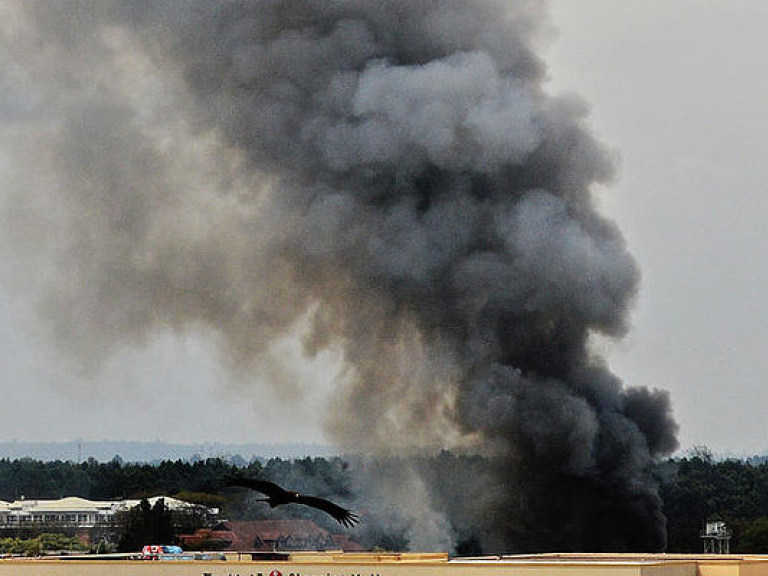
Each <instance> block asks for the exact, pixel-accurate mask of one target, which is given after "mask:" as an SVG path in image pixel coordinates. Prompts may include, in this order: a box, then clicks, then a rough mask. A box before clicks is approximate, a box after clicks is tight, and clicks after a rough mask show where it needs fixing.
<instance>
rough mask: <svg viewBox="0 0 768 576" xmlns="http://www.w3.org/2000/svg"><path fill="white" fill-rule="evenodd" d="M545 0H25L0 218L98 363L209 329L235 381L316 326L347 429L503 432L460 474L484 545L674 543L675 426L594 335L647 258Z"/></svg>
mask: <svg viewBox="0 0 768 576" xmlns="http://www.w3.org/2000/svg"><path fill="white" fill-rule="evenodd" d="M542 21H543V15H542V13H541V9H540V8H538V6H537V3H533V2H529V1H525V0H519V1H516V0H510V1H504V2H502V1H491V0H472V1H466V0H435V1H427V0H422V1H416V0H414V1H391V2H378V1H372V0H365V1H362V0H361V1H353V0H350V1H330V0H320V1H317V0H313V1H308V0H306V1H302V0H274V1H269V0H264V1H253V2H248V1H243V2H212V1H210V0H200V1H189V2H143V1H138V0H137V1H132V2H125V1H120V2H109V1H108V0H103V1H101V2H98V3H91V2H75V1H63V0H62V1H60V2H55V3H51V2H35V1H29V2H24V3H19V5H18V7H16V8H14V18H13V19H10V20H7V21H6V25H5V27H4V28H3V29H2V31H3V36H2V40H3V44H4V46H5V47H6V48H7V50H6V54H8V55H9V56H4V57H3V58H4V59H6V60H7V64H8V65H9V66H13V62H14V60H13V59H14V58H20V59H23V61H24V62H25V64H26V65H25V67H24V69H23V70H19V71H18V73H19V75H21V76H23V77H24V79H25V82H26V84H25V85H28V86H30V87H31V88H30V94H29V95H28V96H29V98H27V99H26V100H25V108H24V110H23V114H21V112H19V118H18V119H17V122H18V125H20V126H24V127H25V128H30V126H32V127H34V130H29V129H28V130H26V131H25V132H24V138H23V139H21V140H19V142H18V144H17V145H16V146H15V147H14V149H13V154H14V163H15V165H16V166H20V167H21V169H20V170H19V173H20V174H22V176H19V179H20V182H21V184H19V185H18V189H19V190H21V189H22V188H23V193H22V192H19V193H18V194H16V195H14V196H13V197H12V198H11V202H10V203H9V206H8V211H7V214H9V215H11V216H12V218H10V219H9V220H8V222H9V227H8V230H9V231H10V233H11V236H12V238H11V240H12V241H15V242H16V243H17V246H20V247H21V246H23V248H24V250H23V256H24V257H26V258H29V261H30V262H31V261H34V262H36V263H37V264H40V258H41V257H40V254H48V257H46V258H43V259H42V260H44V263H45V264H46V265H47V266H49V267H50V268H51V269H52V270H53V272H52V273H50V274H47V275H45V276H44V277H43V276H37V277H36V276H34V273H35V272H33V270H39V268H33V267H32V266H29V267H26V270H27V271H28V273H29V274H30V276H29V277H30V278H33V277H34V278H35V282H30V283H29V285H43V286H45V287H46V289H45V290H44V291H43V292H42V293H41V294H40V295H38V296H39V302H40V305H41V310H42V311H43V313H44V314H45V316H46V317H47V318H48V319H49V321H50V326H52V328H53V333H54V335H55V337H56V338H57V340H58V341H59V342H60V343H61V344H62V345H63V347H64V348H66V349H67V350H69V351H70V352H72V353H73V354H74V355H75V356H79V357H81V358H83V359H85V360H86V362H85V363H86V364H88V365H89V366H90V365H91V364H93V363H96V364H98V360H99V358H103V357H105V356H107V355H108V354H109V353H110V352H111V351H112V350H113V349H115V348H116V347H117V346H119V345H122V344H125V343H135V342H142V341H144V340H145V339H146V338H147V337H148V335H149V334H150V333H152V332H153V331H155V330H158V329H168V328H170V329H173V330H177V331H181V330H185V329H189V328H194V329H200V328H201V327H203V328H205V329H206V330H209V331H210V332H211V333H213V334H215V335H216V336H217V338H219V341H220V344H221V350H222V358H223V359H224V360H225V361H226V362H227V363H228V365H229V366H230V367H231V368H232V371H233V374H238V375H239V376H240V377H241V378H242V377H243V375H244V374H246V375H247V374H256V373H257V371H258V370H261V369H262V368H264V366H265V363H266V362H267V359H268V357H269V355H268V352H269V350H270V346H271V345H272V343H273V342H274V341H275V339H277V338H279V337H282V336H286V335H295V334H297V333H298V334H301V337H302V338H303V342H304V347H305V350H306V352H307V353H308V354H316V353H318V352H320V351H323V350H333V351H335V353H336V354H337V355H338V357H339V358H340V359H341V361H342V362H343V365H344V367H345V370H344V372H343V373H342V375H341V376H340V378H339V384H338V389H337V392H336V396H335V398H334V401H333V413H332V415H331V416H330V417H329V418H328V429H329V431H330V432H331V433H332V434H333V436H334V437H335V438H336V439H337V440H338V441H339V443H340V444H341V445H343V446H345V447H347V448H352V449H355V450H360V451H383V452H387V453H397V452H399V451H401V450H407V449H413V448H433V447H447V448H451V449H454V450H459V449H466V450H480V451H483V452H484V453H486V454H490V455H493V456H494V457H495V460H494V462H497V464H496V465H495V468H494V470H493V472H492V473H489V474H484V475H483V476H482V477H481V478H479V479H477V480H476V481H477V482H479V483H481V484H478V485H468V486H467V487H466V489H467V491H468V493H470V492H471V493H473V494H476V495H477V498H476V499H475V500H474V501H473V508H472V511H471V513H470V516H471V519H468V522H469V520H471V523H472V525H473V526H476V527H477V530H476V533H475V534H474V535H473V536H472V537H473V538H475V540H477V541H479V542H480V545H481V546H482V547H483V548H484V549H485V550H486V551H489V550H498V551H511V550H532V551H533V550H549V549H557V550H646V551H647V550H660V549H663V547H664V518H663V516H662V514H661V509H660V502H659V499H658V496H657V493H656V488H655V486H654V484H653V482H652V480H651V479H650V478H649V476H648V466H649V465H650V464H651V463H652V462H653V460H654V458H657V457H659V456H661V455H664V454H667V453H669V452H670V451H671V450H673V449H674V448H675V446H676V441H675V428H676V427H675V425H674V422H673V421H672V419H671V415H670V414H671V412H670V406H669V402H668V398H667V395H666V394H665V393H662V392H658V391H649V390H645V389H636V388H625V387H624V386H623V385H622V383H621V382H620V381H619V380H618V379H617V378H616V377H615V376H614V375H612V374H611V372H610V371H609V370H608V368H607V367H606V366H605V364H604V362H603V361H602V360H601V359H600V358H599V357H596V356H595V355H593V354H592V352H591V351H590V346H589V343H590V337H591V336H592V335H595V334H601V335H605V336H609V337H620V336H622V335H623V334H624V333H625V332H626V330H627V328H628V321H627V312H628V309H629V307H630V305H631V303H632V301H633V298H634V296H635V293H636V290H637V285H638V277H639V274H638V270H637V266H636V264H635V262H634V260H633V259H632V257H631V256H630V255H629V254H628V253H627V251H626V249H625V245H624V241H623V238H622V236H621V234H620V233H619V231H618V230H617V229H616V227H615V226H614V225H613V224H612V223H611V222H609V221H607V220H606V219H605V218H604V217H603V216H601V215H600V214H599V213H598V212H597V211H596V210H595V207H594V205H593V201H592V197H591V193H590V189H591V187H592V186H593V185H594V184H596V183H603V182H606V181H608V180H609V179H610V177H611V173H612V163H611V159H610V155H609V154H607V153H606V152H605V151H604V150H603V148H602V147H601V146H600V145H599V144H598V143H597V142H596V141H595V140H594V138H593V137H592V136H591V135H590V132H589V130H588V129H587V127H586V125H585V121H584V118H585V114H586V107H585V106H584V104H583V103H582V102H581V101H580V100H579V99H578V98H575V97H553V96H550V95H549V94H547V92H546V90H545V85H544V80H545V77H546V69H545V66H544V64H543V63H542V61H541V60H540V59H539V58H538V57H537V56H536V54H535V53H534V51H533V47H534V46H535V43H536V41H537V38H536V34H537V32H538V28H539V26H540V24H541V23H542ZM9 70H10V68H9ZM9 77H10V76H8V77H6V78H5V80H6V81H7V78H9ZM6 100H7V102H13V101H14V100H13V98H12V97H10V96H9V97H7V98H6ZM15 126H16V125H10V127H7V128H6V129H7V130H13V129H15ZM25 166H27V167H29V168H30V170H29V171H28V172H24V170H23V168H24V167H25ZM41 170H48V171H50V172H51V173H53V174H55V178H53V179H51V180H45V181H41V180H39V179H35V178H34V177H33V176H32V174H36V173H40V171H41ZM22 184H23V186H22ZM34 225H37V226H38V228H37V229H44V230H45V231H46V233H45V235H42V236H41V237H39V238H35V241H34V242H31V241H30V238H29V237H27V236H25V233H24V232H23V230H27V229H29V228H28V227H29V226H34ZM21 268H22V269H24V268H25V267H24V266H22V267H21ZM19 274H20V275H21V276H23V274H24V272H23V271H20V272H19ZM270 374H272V381H273V382H275V383H276V385H279V386H285V387H286V388H285V389H286V390H288V392H286V394H289V393H290V388H287V384H286V382H284V381H281V380H280V378H279V371H275V370H273V371H272V372H270ZM377 478H378V479H379V481H380V483H381V484H382V485H386V484H387V483H388V482H391V479H390V478H388V477H386V476H385V475H379V476H377ZM399 480H403V481H404V480H405V479H404V477H403V478H399ZM413 482H415V483H416V484H418V483H419V482H423V479H422V480H419V479H418V478H417V477H415V479H413ZM371 489H373V487H372V488H371ZM378 489H382V486H381V485H380V486H379V487H378ZM424 493H425V494H429V493H430V488H429V486H428V485H427V486H425V487H424ZM398 502H401V501H400V500H398V499H396V498H392V499H391V500H390V506H391V507H396V506H397V505H398ZM419 504H420V506H422V507H421V508H420V507H418V506H409V507H407V508H405V507H404V508H403V511H402V514H404V515H406V516H407V515H409V514H410V517H411V518H412V519H413V521H414V522H416V523H418V521H419V519H420V518H426V517H430V518H433V517H434V518H435V522H434V523H433V527H436V530H441V531H442V532H443V533H445V534H447V535H448V536H449V537H450V536H451V534H452V533H454V531H459V532H461V531H462V530H463V529H464V528H465V526H457V525H455V524H457V523H461V522H462V520H458V521H457V520H456V519H455V518H454V519H453V521H454V526H448V525H447V524H446V523H445V518H444V517H441V510H440V509H439V506H438V505H437V504H435V503H434V502H432V503H431V506H430V503H429V502H428V499H420V501H419ZM424 506H426V507H427V508H430V509H429V511H428V512H429V514H427V513H426V512H425V510H424V509H423V507H424ZM370 518H371V520H370V521H374V520H375V515H372V516H371V517H370ZM416 525H417V524H414V526H416ZM467 525H469V524H467ZM413 532H414V533H416V532H417V531H416V530H414V531H413ZM420 532H421V533H422V534H424V533H427V531H424V530H420ZM435 542H438V540H433V541H432V544H431V545H433V546H435V545H436V544H435ZM411 545H412V546H414V547H416V546H425V547H428V546H430V542H428V541H418V540H417V539H412V540H411Z"/></svg>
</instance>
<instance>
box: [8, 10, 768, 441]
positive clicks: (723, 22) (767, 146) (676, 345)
mask: <svg viewBox="0 0 768 576" xmlns="http://www.w3.org/2000/svg"><path fill="white" fill-rule="evenodd" d="M550 5H551V20H552V25H553V28H554V32H553V34H552V35H551V37H550V38H549V40H548V42H547V44H546V45H545V46H543V47H542V50H543V51H544V52H543V53H544V54H545V56H546V59H547V60H548V62H549V64H550V73H551V82H550V91H551V92H552V93H561V92H575V93H578V94H580V95H582V96H583V98H584V99H585V100H586V101H587V102H588V103H589V105H590V107H591V110H592V111H591V115H590V117H591V125H592V126H593V128H594V131H595V133H596V134H597V135H598V137H599V139H600V140H602V141H603V142H605V143H606V144H607V145H609V146H610V147H611V148H613V149H615V151H616V154H617V156H618V157H619V158H620V161H619V165H620V169H619V171H618V175H617V178H616V180H615V182H613V183H612V184H611V185H610V186H608V187H606V188H605V189H601V190H598V191H597V194H598V197H599V199H600V203H601V205H602V206H603V209H604V211H605V212H606V213H608V214H610V215H611V216H612V217H613V218H615V219H616V221H617V222H618V224H619V227H620V228H621V229H622V231H623V232H624V234H625V236H626V238H627V241H628V244H629V247H630V250H631V252H632V253H633V254H634V255H635V257H636V259H637V260H638V262H639V264H640V267H641V270H642V276H643V280H642V285H641V290H640V296H639V299H638V302H637V306H636V309H635V312H634V314H633V329H632V331H631V333H630V334H629V336H628V337H627V338H626V339H625V340H624V341H622V342H621V343H619V344H609V343H598V344H597V345H599V346H601V347H602V349H603V350H604V351H605V353H606V354H607V356H608V358H609V361H610V364H611V366H612V367H613V369H614V371H615V372H617V373H618V375H620V376H621V377H622V378H623V379H624V380H625V381H626V382H627V383H628V384H638V385H647V386H651V387H663V388H666V389H668V390H669V391H670V392H671V394H672V400H673V405H674V407H675V414H676V416H677V419H678V421H679V424H680V440H681V446H682V449H686V448H689V447H691V446H693V445H699V444H704V445H707V446H709V447H711V448H712V449H713V450H715V451H716V452H728V453H733V454H737V455H741V454H752V453H757V452H763V451H766V450H768V437H767V435H766V434H765V432H764V431H765V430H766V425H765V424H764V420H765V418H766V416H768V408H766V407H768V386H766V383H768V353H767V352H766V351H765V350H764V348H765V344H766V342H768V322H766V315H768V303H766V300H765V299H764V298H763V297H762V292H763V290H762V287H763V283H764V281H765V280H768V272H767V271H766V266H765V264H764V263H763V254H764V251H765V249H766V247H768V227H767V226H766V225H765V223H766V222H768V199H766V197H765V195H766V193H767V192H768V190H767V189H766V188H768V186H767V185H766V182H768V168H767V167H766V164H765V161H764V158H765V157H766V156H768V115H766V114H765V106H766V103H768V67H767V66H766V64H765V61H764V55H765V54H766V53H768V37H766V34H765V30H768V5H766V4H765V2H762V1H761V0H727V1H726V0H720V1H709V0H671V1H670V0H642V1H637V0H625V1H622V2H615V1H610V0H577V1H574V0H555V1H552V2H551V3H550ZM3 147H4V143H3V142H2V141H0V186H1V185H2V181H3V179H2V174H3V171H4V170H7V168H4V164H5V163H6V162H7V161H8V160H7V157H6V155H5V154H4V153H3ZM0 192H1V191H0ZM2 273H3V277H4V278H5V279H6V280H9V279H12V278H13V269H12V268H11V266H10V265H7V266H4V267H3V269H2ZM32 318H33V314H32V311H31V310H30V309H29V308H28V307H27V306H26V304H25V302H24V300H23V299H22V298H20V297H19V296H12V295H11V292H10V291H7V292H4V293H3V295H2V300H0V370H1V371H0V387H1V389H2V393H3V418H2V425H0V440H9V439H12V438H18V439H19V440H58V439H72V438H78V437H80V438H84V439H94V440H96V439H129V440H134V439H135V440H145V439H154V438H159V439H162V440H167V441H172V442H184V441H190V442H198V441H231V442H260V441H265V442H275V441H277V442H291V441H319V442H322V441H323V440H324V439H323V437H322V434H321V432H320V431H319V422H318V419H317V417H316V416H314V415H315V414H317V413H318V407H320V408H330V407H332V403H333V396H332V394H330V393H329V391H330V390H331V384H330V382H331V381H332V379H333V376H334V370H335V368H334V367H335V364H334V362H333V361H332V359H329V358H328V357H323V358H319V359H316V360H315V361H314V362H313V363H312V364H307V363H304V362H302V361H301V360H300V359H299V356H298V355H297V356H296V362H295V363H294V365H295V366H296V368H295V370H296V374H295V379H296V381H298V382H302V385H301V388H302V390H303V391H304V394H303V397H304V401H303V402H302V403H300V404H298V405H297V404H290V407H289V405H288V404H286V403H282V402H281V400H280V399H279V398H277V397H276V396H275V394H274V393H273V392H269V391H268V390H269V389H268V388H267V387H258V386H254V385H249V386H247V387H246V386H242V385H235V384H232V383H228V380H227V378H226V377H225V374H224V373H223V370H222V369H221V368H219V367H218V366H217V364H216V362H215V357H214V355H213V354H212V353H211V352H210V350H211V348H212V342H210V341H209V340H208V339H207V338H206V336H205V335H203V334H194V333H192V334H190V333H186V334H183V335H178V334H173V333H170V332H169V333H165V334H158V335H157V336H156V337H155V338H154V339H153V340H151V341H150V342H147V343H146V344H145V346H144V347H142V348H135V349H127V350H123V351H122V352H120V353H119V354H118V355H117V356H115V357H114V358H112V359H111V360H110V361H109V363H108V365H107V366H106V367H105V369H104V370H103V371H102V373H100V374H99V375H98V376H97V377H96V378H94V379H87V378H84V377H82V376H80V375H78V373H77V371H75V370H74V369H73V368H72V366H71V365H69V364H68V363H67V362H65V361H64V360H62V359H61V358H60V357H59V356H57V354H56V353H55V352H54V351H53V350H52V349H50V348H49V347H47V345H46V344H44V343H43V340H42V339H41V338H39V335H38V334H37V330H39V328H38V327H37V324H36V323H35V322H34V321H32ZM285 349H286V350H290V349H291V347H290V344H288V343H286V345H285ZM289 353H290V352H289ZM293 353H295V352H293ZM116 384H117V385H116Z"/></svg>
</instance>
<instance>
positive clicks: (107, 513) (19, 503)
mask: <svg viewBox="0 0 768 576" xmlns="http://www.w3.org/2000/svg"><path fill="white" fill-rule="evenodd" d="M161 498H162V499H163V500H164V501H165V505H166V506H167V507H168V508H170V509H171V510H180V509H188V508H193V507H195V506H196V505H195V504H190V503H189V502H184V501H182V500H177V499H175V498H170V497H168V496H155V497H153V498H148V499H147V500H148V501H149V503H150V504H151V505H152V506H154V505H155V504H156V503H157V501H158V500H160V499H161ZM140 502H141V501H140V500H86V499H85V498H77V497H74V496H71V497H68V498H60V499H58V500H37V499H25V498H22V499H21V500H16V501H14V502H4V501H2V500H0V529H4V528H5V529H7V528H33V527H36V526H52V527H53V526H55V527H65V528H94V527H96V526H108V525H110V524H112V523H113V522H114V519H115V514H117V513H118V512H122V511H125V510H128V509H130V508H133V507H134V506H138V505H139V503H140ZM206 511H207V513H209V514H211V515H214V516H215V515H217V514H218V512H219V511H218V509H216V508H207V509H206Z"/></svg>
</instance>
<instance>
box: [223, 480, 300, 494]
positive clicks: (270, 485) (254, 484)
mask: <svg viewBox="0 0 768 576" xmlns="http://www.w3.org/2000/svg"><path fill="white" fill-rule="evenodd" d="M223 484H224V485H225V486H242V487H243V488H250V489H251V490H256V491H257V492H261V493H262V494H266V495H267V496H269V497H270V498H279V497H280V496H284V495H285V494H286V491H285V490H283V489H282V488H281V487H280V486H278V485H277V484H275V483H274V482H269V481H268V480H258V479H256V478H248V477H246V476H238V475H236V474H230V475H228V476H225V477H224V480H223Z"/></svg>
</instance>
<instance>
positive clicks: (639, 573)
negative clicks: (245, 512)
mask: <svg viewBox="0 0 768 576" xmlns="http://www.w3.org/2000/svg"><path fill="white" fill-rule="evenodd" d="M235 574H239V575H240V576H246V575H252V576H270V575H272V576H451V575H455V576H768V556H726V555H713V556H693V555H691V556H688V555H663V554H658V555H644V554H621V555H620V554H581V555H579V554H546V555H531V556H493V557H482V558H456V559H451V558H449V557H448V555H447V554H376V553H353V554H344V553H341V552H337V553H334V552H325V553H320V552H295V553H291V554H263V553H262V554H255V555H254V556H253V559H252V557H251V555H244V554H237V555H230V556H229V557H228V558H227V560H226V561H220V560H200V561H194V560H191V559H190V560H187V561H185V560H176V561H173V562H141V561H130V560H99V559H95V558H93V557H91V558H89V559H79V560H73V559H69V560H63V559H59V560H0V576H42V575H45V576H150V575H154V576H234V575H235Z"/></svg>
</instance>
